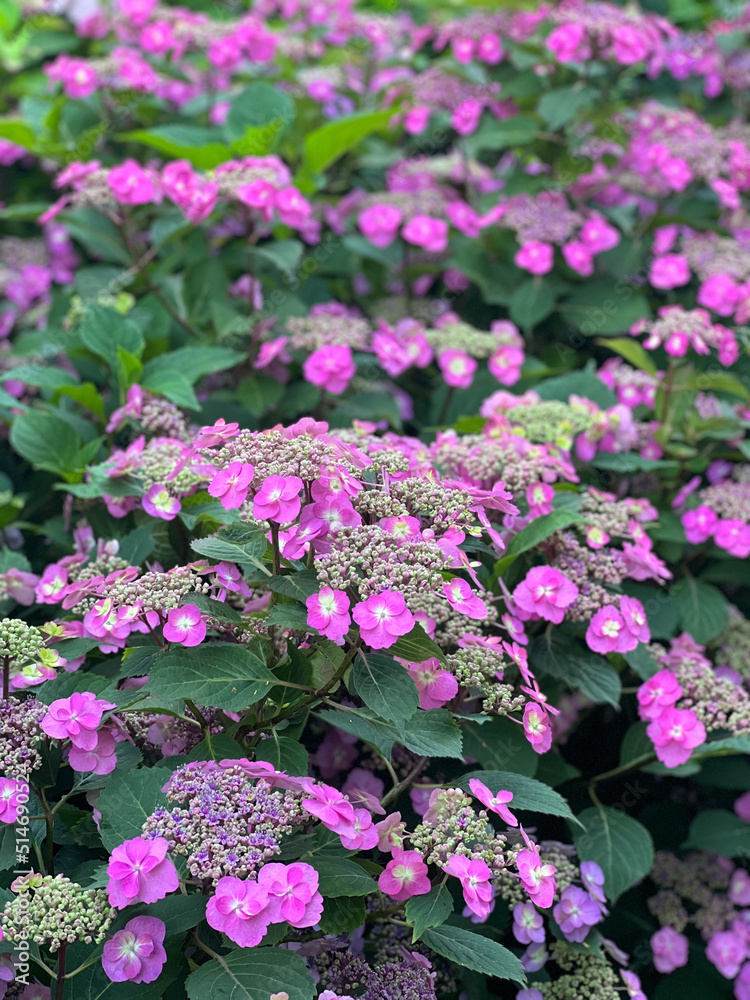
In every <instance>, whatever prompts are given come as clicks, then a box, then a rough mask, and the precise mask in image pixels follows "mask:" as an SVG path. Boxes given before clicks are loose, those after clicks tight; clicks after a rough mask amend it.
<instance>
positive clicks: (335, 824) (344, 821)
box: [302, 781, 355, 833]
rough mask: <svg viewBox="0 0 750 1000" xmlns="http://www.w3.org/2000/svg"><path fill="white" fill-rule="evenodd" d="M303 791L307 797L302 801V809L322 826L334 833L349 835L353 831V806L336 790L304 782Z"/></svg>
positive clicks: (327, 786) (328, 786)
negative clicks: (341, 832) (340, 832)
mask: <svg viewBox="0 0 750 1000" xmlns="http://www.w3.org/2000/svg"><path fill="white" fill-rule="evenodd" d="M304 789H305V791H306V792H307V794H308V796H309V797H308V798H306V799H303V800H302V806H303V808H304V809H306V810H307V812H309V813H310V815H311V816H315V817H317V818H318V819H319V820H320V822H321V823H322V824H323V826H325V827H327V828H328V829H329V830H333V831H334V833H338V832H339V831H341V830H343V831H344V833H351V832H352V831H353V830H354V818H355V817H354V806H352V804H351V802H349V800H348V799H346V798H345V797H344V796H343V795H342V794H341V792H340V791H339V790H338V789H337V788H332V787H331V786H330V785H323V784H320V783H318V784H316V783H314V782H312V781H306V782H305V784H304Z"/></svg>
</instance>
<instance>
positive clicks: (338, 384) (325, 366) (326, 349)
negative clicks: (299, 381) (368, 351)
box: [302, 344, 357, 396]
mask: <svg viewBox="0 0 750 1000" xmlns="http://www.w3.org/2000/svg"><path fill="white" fill-rule="evenodd" d="M356 371H357V368H356V365H355V364H354V359H353V358H352V349H351V347H347V346H346V345H345V344H326V345H324V346H323V347H319V348H318V350H317V351H313V353H312V354H311V355H310V357H309V358H307V360H306V361H305V363H304V365H303V366H302V373H303V375H304V376H305V381H306V382H310V383H311V384H312V385H317V386H319V387H320V388H321V389H325V391H326V392H330V393H331V394H332V395H334V396H338V395H340V394H341V393H342V392H344V391H345V390H346V388H347V386H348V385H349V383H350V382H351V380H352V378H353V377H354V374H355V373H356Z"/></svg>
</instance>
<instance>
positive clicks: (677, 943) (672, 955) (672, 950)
mask: <svg viewBox="0 0 750 1000" xmlns="http://www.w3.org/2000/svg"><path fill="white" fill-rule="evenodd" d="M651 952H652V954H653V959H654V965H655V966H656V971H657V972H662V973H669V972H674V970H675V969H680V968H682V966H683V965H687V961H688V939H687V938H686V937H685V935H684V934H680V933H678V931H676V930H675V929H674V927H662V928H661V929H660V930H658V931H657V932H656V933H655V934H652V935H651Z"/></svg>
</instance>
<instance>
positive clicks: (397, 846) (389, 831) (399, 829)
mask: <svg viewBox="0 0 750 1000" xmlns="http://www.w3.org/2000/svg"><path fill="white" fill-rule="evenodd" d="M375 829H376V830H377V831H378V850H380V851H382V852H383V854H391V853H392V852H394V851H401V850H403V846H404V834H405V832H406V823H404V821H403V820H402V819H401V813H400V812H395V813H391V814H390V815H389V816H386V818H385V819H384V820H381V821H380V823H376V824H375Z"/></svg>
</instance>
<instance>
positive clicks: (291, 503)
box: [253, 476, 302, 524]
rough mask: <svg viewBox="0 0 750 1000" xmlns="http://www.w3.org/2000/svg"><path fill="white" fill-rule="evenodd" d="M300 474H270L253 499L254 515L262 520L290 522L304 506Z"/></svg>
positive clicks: (279, 522) (280, 522)
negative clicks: (300, 496)
mask: <svg viewBox="0 0 750 1000" xmlns="http://www.w3.org/2000/svg"><path fill="white" fill-rule="evenodd" d="M301 489H302V480H301V479H300V478H299V476H268V477H267V478H266V480H265V482H264V483H263V485H262V486H261V488H260V490H259V492H258V493H256V494H255V499H254V500H253V517H257V518H258V519H259V520H262V521H276V522H277V523H278V524H289V523H290V522H291V521H293V520H294V519H295V518H296V516H297V515H298V514H299V512H300V507H301V506H302V504H301V502H300V498H299V491H300V490H301Z"/></svg>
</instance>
